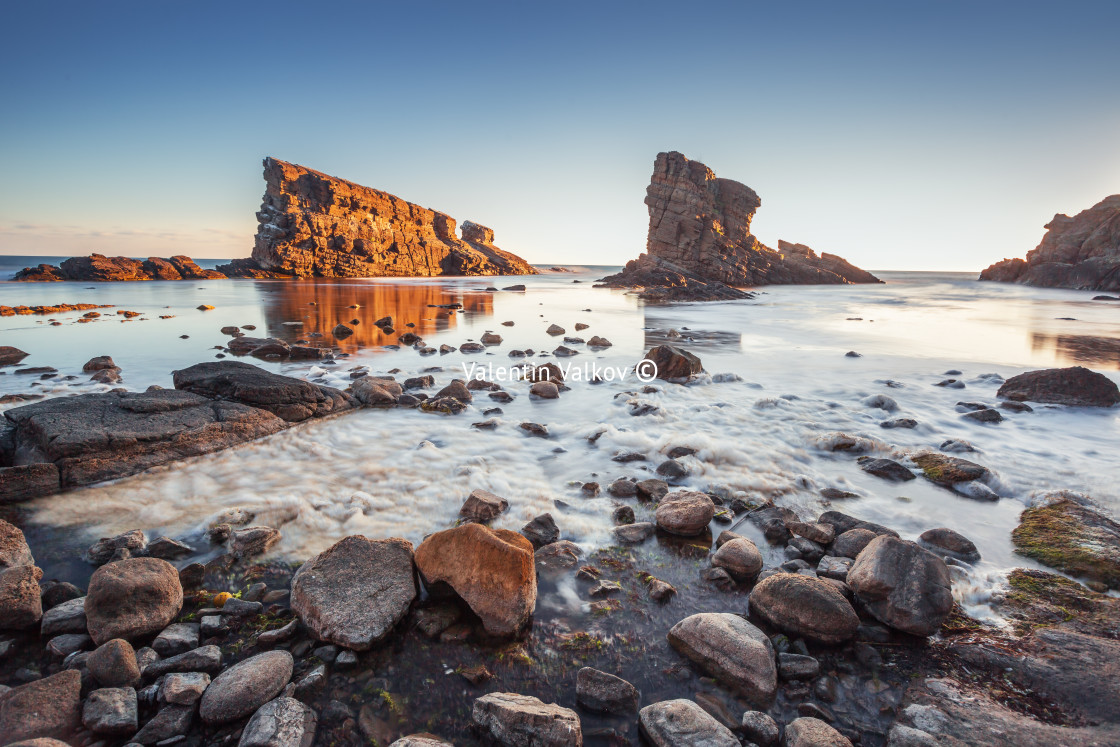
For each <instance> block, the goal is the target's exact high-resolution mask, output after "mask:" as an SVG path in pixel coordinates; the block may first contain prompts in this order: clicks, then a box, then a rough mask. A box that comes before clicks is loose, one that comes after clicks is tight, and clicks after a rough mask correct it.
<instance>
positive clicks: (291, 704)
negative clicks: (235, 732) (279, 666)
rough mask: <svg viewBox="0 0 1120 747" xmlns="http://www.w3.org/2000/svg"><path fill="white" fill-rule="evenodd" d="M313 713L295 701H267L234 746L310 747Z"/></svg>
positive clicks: (313, 732) (314, 725)
mask: <svg viewBox="0 0 1120 747" xmlns="http://www.w3.org/2000/svg"><path fill="white" fill-rule="evenodd" d="M316 723H317V719H316V717H315V711H313V710H311V709H310V708H308V707H307V706H306V705H304V704H303V703H301V702H299V701H298V700H296V699H295V698H277V699H276V700H270V701H268V702H267V703H265V704H264V705H262V706H261V707H260V708H258V709H257V712H256V713H254V714H253V717H252V718H251V719H249V723H248V724H246V725H245V730H244V731H243V732H242V733H241V741H240V742H238V743H237V747H311V744H312V743H313V742H314V741H315V727H316Z"/></svg>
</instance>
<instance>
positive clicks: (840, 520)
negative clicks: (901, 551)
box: [817, 511, 898, 537]
mask: <svg viewBox="0 0 1120 747" xmlns="http://www.w3.org/2000/svg"><path fill="white" fill-rule="evenodd" d="M817 521H819V522H821V523H822V524H831V525H832V528H833V529H835V530H836V534H838V535H839V534H843V533H844V532H846V531H848V530H849V529H866V530H868V531H870V532H874V533H875V534H889V535H890V536H892V537H897V536H898V532H896V531H894V530H893V529H890V528H889V527H885V526H883V525H882V524H876V523H874V522H870V521H863V520H862V519H857V518H856V517H854V516H849V515H848V514H845V513H842V512H840V511H825V512H824V513H823V514H821V515H820V516H819V517H818V518H817Z"/></svg>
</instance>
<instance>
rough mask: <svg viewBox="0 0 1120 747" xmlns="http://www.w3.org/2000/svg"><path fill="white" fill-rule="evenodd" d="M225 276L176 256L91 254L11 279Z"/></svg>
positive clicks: (29, 269)
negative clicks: (144, 258)
mask: <svg viewBox="0 0 1120 747" xmlns="http://www.w3.org/2000/svg"><path fill="white" fill-rule="evenodd" d="M225 278H226V276H225V274H224V273H221V272H218V271H216V270H204V269H202V268H201V267H199V266H198V265H197V264H195V262H194V260H192V259H191V258H190V257H186V256H183V255H176V256H174V257H170V258H168V259H163V258H161V257H148V259H146V260H143V261H141V260H138V259H132V258H130V257H106V256H105V255H104V254H91V255H89V256H88V257H71V258H70V259H68V260H66V261H64V262H63V263H62V264H61V265H59V266H58V267H55V266H54V265H48V264H40V265H37V266H36V267H25V268H23V269H22V270H20V271H19V272H17V273H16V275H15V277H14V278H12V279H13V280H26V281H37V282H57V281H61V280H82V281H86V282H90V281H93V282H97V281H107V280H111V281H112V280H218V279H220V280H225Z"/></svg>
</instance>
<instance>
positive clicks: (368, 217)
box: [219, 158, 537, 277]
mask: <svg viewBox="0 0 1120 747" xmlns="http://www.w3.org/2000/svg"><path fill="white" fill-rule="evenodd" d="M264 179H265V194H264V198H263V201H262V203H261V208H260V210H259V211H258V212H257V220H258V222H259V223H260V225H259V227H258V229H257V236H256V240H255V245H254V247H253V254H252V259H251V260H249V261H240V262H238V263H232V264H230V265H223V266H221V267H220V268H219V269H220V270H221V271H223V272H226V273H228V274H230V275H234V274H251V273H252V272H254V271H257V270H263V271H266V272H272V273H283V274H285V275H289V276H291V275H295V276H297V277H312V276H322V277H382V276H393V277H403V276H433V275H535V274H537V270H536V269H535V268H533V267H532V266H531V265H530V264H529V263H527V262H526V261H525V260H523V259H521V258H520V257H517V256H515V255H513V254H510V253H509V252H505V251H502V250H501V249H498V248H497V247H496V246H494V245H493V239H494V233H493V231H492V230H491V229H489V228H486V227H485V226H479V225H478V224H475V223H471V222H470V221H465V222H464V223H463V238H462V239H460V238H458V237H457V236H456V235H455V229H456V226H455V219H453V218H451V217H450V216H449V215H447V214H445V213H440V212H436V211H433V210H429V209H427V208H424V207H421V206H419V205H415V204H413V203H409V202H405V201H404V200H402V199H400V198H399V197H396V196H394V195H391V194H389V193H387V192H382V191H380V190H376V189H371V188H369V187H363V186H360V185H358V184H355V183H353V182H348V181H344V180H342V179H338V178H336V177H332V176H327V175H326V174H323V173H320V172H318V171H312V170H311V169H308V168H305V167H303V166H297V165H295V164H291V163H286V162H284V161H280V160H277V159H275V158H266V159H264Z"/></svg>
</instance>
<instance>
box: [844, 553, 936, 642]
mask: <svg viewBox="0 0 1120 747" xmlns="http://www.w3.org/2000/svg"><path fill="white" fill-rule="evenodd" d="M847 583H848V585H849V586H850V587H852V591H853V592H855V593H856V595H857V596H858V597H859V600H860V601H861V602H862V603H863V606H864V608H865V609H866V610H867V611H868V612H870V613H871V614H872V615H874V616H875V617H876V618H878V619H879V620H880V621H882V622H884V623H886V624H887V625H889V626H891V627H892V628H895V629H897V630H901V631H903V632H905V633H910V634H912V635H919V636H928V635H933V634H934V633H936V632H937V630H938V629H939V628H940V627H941V624H942V623H944V622H945V620H946V618H948V617H949V612H951V611H952V609H953V590H952V586H953V584H952V579H951V578H950V577H949V569H948V567H947V566H946V565H945V561H944V560H942V559H941V558H939V557H937V556H936V555H934V554H933V553H931V552H930V551H929V550H926V549H925V548H923V547H921V546H919V545H917V544H916V543H914V542H909V541H907V540H902V539H898V538H897V537H890V536H881V537H876V538H875V539H874V540H872V541H871V542H870V543H869V544H868V545H867V547H865V548H864V549H863V552H861V553H860V554H859V557H858V558H856V562H855V563H853V564H852V568H851V570H850V571H848V578H847Z"/></svg>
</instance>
